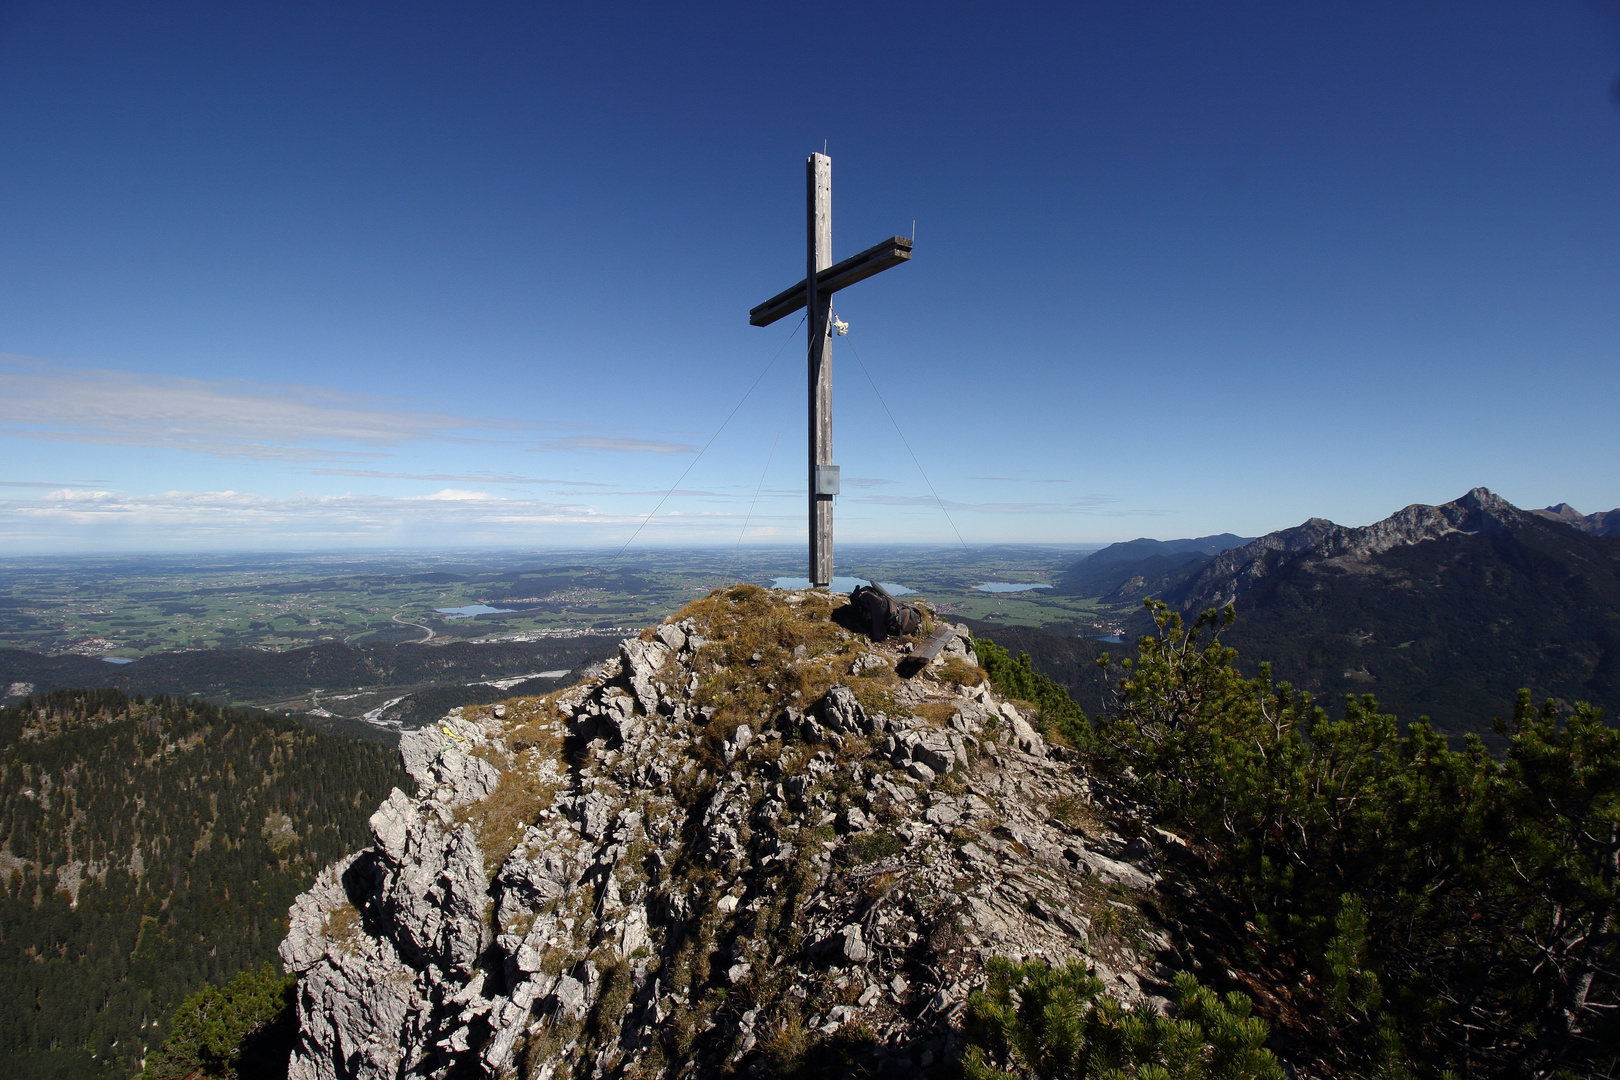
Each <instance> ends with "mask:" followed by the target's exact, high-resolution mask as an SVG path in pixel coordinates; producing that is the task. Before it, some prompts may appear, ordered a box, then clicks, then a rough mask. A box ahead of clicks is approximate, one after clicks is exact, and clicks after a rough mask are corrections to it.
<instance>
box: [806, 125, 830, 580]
mask: <svg viewBox="0 0 1620 1080" xmlns="http://www.w3.org/2000/svg"><path fill="white" fill-rule="evenodd" d="M805 224H806V229H807V238H806V244H805V275H804V280H805V300H806V310H807V312H808V315H809V317H808V318H807V319H806V320H805V323H806V326H807V329H808V331H809V346H810V347H809V364H808V367H809V402H810V460H809V465H810V476H809V484H808V485H807V487H808V490H809V493H810V575H809V576H810V584H811V585H812V586H818V585H830V584H832V579H833V497H832V496H831V495H824V494H822V493H821V488H822V487H823V485H822V484H820V483H818V482H817V480H818V474H819V471H820V470H819V466H822V465H831V464H832V293H831V292H830V291H828V292H822V291H821V290H819V289H817V288H816V275H818V274H820V273H821V271H823V270H825V269H827V268H828V267H830V266H831V265H832V158H830V157H828V156H827V155H826V154H811V155H810V158H809V160H808V161H806V162H805Z"/></svg>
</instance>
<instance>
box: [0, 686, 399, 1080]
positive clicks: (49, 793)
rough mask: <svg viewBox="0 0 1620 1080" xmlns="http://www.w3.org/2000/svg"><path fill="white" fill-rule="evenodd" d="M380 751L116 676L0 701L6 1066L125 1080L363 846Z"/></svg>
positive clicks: (380, 771) (267, 947)
mask: <svg viewBox="0 0 1620 1080" xmlns="http://www.w3.org/2000/svg"><path fill="white" fill-rule="evenodd" d="M395 786H399V787H402V788H405V789H407V790H410V788H411V786H412V785H411V781H410V780H409V778H408V777H407V776H405V774H404V773H403V772H402V771H401V770H400V768H399V765H398V761H397V756H396V754H395V753H394V752H393V751H392V750H390V749H389V748H387V747H384V746H379V745H376V744H373V743H366V742H359V741H354V740H348V739H343V738H339V737H336V736H331V735H325V734H321V733H317V732H313V731H310V730H308V729H307V728H304V727H301V726H300V725H298V724H296V723H294V722H292V721H290V720H285V719H280V718H275V717H268V716H260V715H254V714H249V713H244V712H239V711H235V710H231V709H220V708H216V707H214V706H211V705H208V704H206V703H204V702H200V701H194V700H180V699H173V698H168V697H157V698H154V699H153V700H152V701H150V702H148V701H144V700H143V699H142V698H140V697H139V696H137V697H136V698H134V699H133V700H131V699H130V698H128V697H126V696H125V695H124V694H123V693H122V692H120V691H117V690H96V691H83V690H64V691H58V692H55V693H52V694H49V695H45V696H43V697H39V698H30V699H28V700H27V701H25V702H24V703H22V704H21V705H18V706H14V707H12V708H9V709H6V710H4V711H3V712H0V884H3V885H4V889H3V891H0V1074H3V1075H5V1076H8V1077H47V1076H50V1077H56V1076H61V1077H68V1076H74V1077H77V1076H129V1075H131V1074H133V1073H134V1072H136V1071H138V1070H139V1068H140V1064H141V1060H142V1058H143V1056H144V1054H145V1053H146V1052H147V1051H148V1050H149V1049H152V1048H155V1047H156V1046H158V1045H159V1043H161V1041H162V1039H163V1036H164V1034H165V1031H164V1025H165V1024H166V1023H167V1021H168V1018H169V1016H170V1015H171V1014H172V1012H173V1010H174V1008H175V1006H176V1004H178V1003H179V1001H180V1000H181V999H182V998H184V997H185V996H186V995H187V994H189V993H191V992H193V991H195V990H197V989H199V988H200V987H201V986H203V985H204V984H206V983H213V984H223V983H225V982H227V981H229V980H230V978H231V977H232V976H233V975H235V974H236V973H237V972H239V971H242V970H244V969H246V968H250V967H256V966H258V965H260V964H262V963H264V962H265V961H266V960H270V959H272V958H273V957H274V955H275V948H276V945H277V943H278V942H279V941H280V940H281V936H282V934H283V933H284V932H285V929H286V916H287V907H288V905H289V904H290V903H291V902H292V899H293V898H294V897H295V896H296V895H297V894H298V892H299V891H300V890H301V889H302V888H304V887H306V886H307V884H308V883H309V881H310V880H311V878H312V877H313V876H314V874H315V873H316V871H318V870H319V869H320V868H321V867H322V866H324V865H326V864H327V863H328V862H330V861H332V860H334V859H337V858H340V857H341V856H343V855H344V854H346V853H347V852H348V851H350V850H352V849H354V848H355V847H357V846H359V845H360V844H362V843H364V841H365V837H366V835H367V832H366V821H367V819H368V817H369V816H370V814H371V813H372V811H373V810H375V809H376V806H377V804H378V803H379V802H381V801H382V800H383V799H385V798H386V797H387V795H388V792H389V790H390V789H391V788H392V787H395Z"/></svg>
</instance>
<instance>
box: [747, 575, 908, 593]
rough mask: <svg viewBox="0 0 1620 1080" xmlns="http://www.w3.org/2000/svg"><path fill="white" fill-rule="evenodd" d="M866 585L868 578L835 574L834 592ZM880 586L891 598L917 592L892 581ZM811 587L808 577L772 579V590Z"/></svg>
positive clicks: (884, 582) (833, 580)
mask: <svg viewBox="0 0 1620 1080" xmlns="http://www.w3.org/2000/svg"><path fill="white" fill-rule="evenodd" d="M865 584H867V579H866V578H858V577H839V576H838V575H836V574H834V575H833V579H832V591H833V592H841V593H847V592H854V591H855V589H856V588H857V587H858V586H861V585H865ZM878 584H879V585H882V586H883V587H884V588H885V589H887V590H889V595H890V596H910V595H911V594H912V593H914V592H916V591H917V590H916V589H908V588H906V587H905V586H904V585H896V584H895V583H894V582H892V581H880V582H878ZM809 587H810V579H809V578H807V577H779V578H772V579H771V588H773V589H808V588H809Z"/></svg>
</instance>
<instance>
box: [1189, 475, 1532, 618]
mask: <svg viewBox="0 0 1620 1080" xmlns="http://www.w3.org/2000/svg"><path fill="white" fill-rule="evenodd" d="M1528 520H1529V515H1527V514H1526V513H1525V512H1524V511H1522V510H1520V509H1519V508H1518V507H1516V506H1514V505H1513V504H1512V503H1510V502H1508V501H1507V500H1506V499H1503V498H1502V497H1501V496H1499V495H1496V494H1495V493H1493V492H1491V491H1490V490H1489V489H1487V488H1483V487H1477V488H1473V489H1472V490H1470V491H1469V492H1468V493H1467V494H1465V495H1462V496H1460V497H1459V498H1457V499H1454V500H1452V501H1451V502H1447V503H1441V504H1440V505H1438V506H1429V505H1426V504H1423V503H1413V504H1412V505H1411V506H1407V507H1405V508H1403V509H1401V510H1397V511H1396V512H1395V513H1393V514H1391V515H1390V516H1389V517H1387V518H1385V519H1383V520H1382V521H1378V522H1374V523H1373V524H1371V525H1365V526H1360V527H1353V528H1347V527H1345V526H1342V525H1336V524H1334V523H1333V522H1331V521H1329V520H1327V519H1326V518H1310V519H1309V520H1307V521H1306V522H1305V523H1304V524H1302V525H1298V526H1295V527H1294V528H1292V529H1282V530H1280V531H1278V532H1274V533H1268V534H1266V535H1265V536H1262V537H1260V538H1259V539H1257V540H1254V541H1251V542H1250V543H1248V544H1245V545H1244V546H1242V547H1239V548H1233V549H1231V550H1230V551H1225V552H1222V553H1221V554H1220V555H1217V556H1216V557H1215V558H1214V559H1212V560H1210V562H1209V564H1208V565H1207V566H1206V567H1204V569H1203V570H1202V571H1201V572H1200V573H1199V574H1198V575H1197V576H1196V577H1194V578H1192V579H1191V580H1190V581H1189V582H1188V583H1187V584H1186V585H1185V586H1184V587H1183V588H1181V589H1180V590H1178V591H1177V593H1176V594H1175V595H1174V596H1173V597H1171V599H1172V600H1174V601H1176V602H1178V603H1179V605H1180V606H1181V607H1182V609H1183V610H1193V609H1199V608H1207V607H1220V606H1221V605H1223V604H1227V603H1231V602H1233V601H1234V600H1236V598H1237V597H1238V596H1241V595H1242V594H1243V593H1244V592H1246V591H1248V590H1249V589H1251V588H1253V587H1254V585H1255V584H1256V583H1258V582H1259V581H1260V580H1261V579H1262V578H1265V577H1268V576H1270V575H1271V574H1274V573H1276V572H1277V571H1278V570H1279V569H1280V568H1282V567H1283V566H1285V565H1292V564H1295V563H1297V562H1299V561H1301V560H1307V561H1314V562H1317V563H1324V564H1329V565H1333V566H1337V567H1339V568H1345V567H1347V566H1348V565H1350V564H1351V563H1356V562H1364V561H1365V560H1366V559H1368V558H1370V557H1372V556H1374V555H1378V554H1380V553H1382V552H1385V551H1389V550H1391V549H1393V548H1397V547H1403V546H1407V545H1411V544H1421V543H1424V542H1425V541H1429V540H1439V539H1441V538H1443V537H1445V536H1448V535H1451V534H1453V533H1467V534H1474V533H1485V534H1503V533H1507V532H1509V531H1511V529H1512V528H1514V527H1516V526H1519V525H1522V524H1523V523H1525V522H1526V521H1528Z"/></svg>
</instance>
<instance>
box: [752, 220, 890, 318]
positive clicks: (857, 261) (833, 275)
mask: <svg viewBox="0 0 1620 1080" xmlns="http://www.w3.org/2000/svg"><path fill="white" fill-rule="evenodd" d="M909 258H911V241H910V239H908V238H907V237H904V236H896V237H894V238H892V239H889V240H885V241H883V243H881V244H874V245H873V246H872V247H869V248H867V249H866V250H865V251H863V252H861V253H860V254H859V255H851V256H850V257H849V258H847V259H845V260H844V261H843V262H841V263H836V264H834V265H832V266H829V267H827V269H825V270H823V271H821V272H820V273H819V274H817V275H816V292H817V293H818V294H820V295H822V296H826V295H827V294H829V293H835V292H837V291H838V290H839V289H845V288H848V287H849V286H851V285H853V284H855V283H856V282H857V281H865V280H866V279H867V278H869V277H871V276H872V275H873V274H880V273H882V272H883V271H885V270H887V269H888V268H889V267H891V266H899V265H900V264H901V263H903V262H905V261H906V260H907V259H909ZM804 286H805V283H804V282H802V281H801V282H799V283H798V284H797V285H795V286H793V288H791V289H786V290H784V291H782V292H779V293H777V294H776V295H775V296H773V297H771V298H770V299H769V300H767V301H765V302H764V303H763V304H761V305H759V307H757V308H754V309H753V310H752V311H750V312H749V313H748V323H749V325H750V326H769V325H771V323H773V322H775V321H776V320H777V319H780V318H782V317H783V316H784V315H791V314H793V313H794V312H795V311H798V310H799V309H800V308H802V307H804V305H805V287H804Z"/></svg>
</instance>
